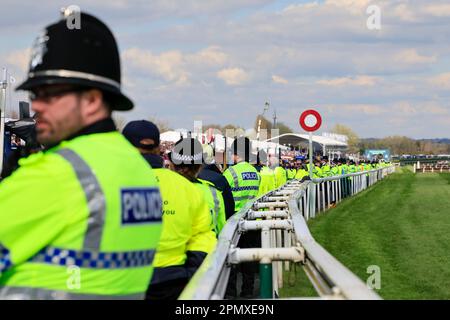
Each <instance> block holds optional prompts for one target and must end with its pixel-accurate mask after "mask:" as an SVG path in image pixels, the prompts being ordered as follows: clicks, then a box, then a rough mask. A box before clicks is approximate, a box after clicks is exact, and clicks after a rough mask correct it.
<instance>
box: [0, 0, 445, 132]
mask: <svg viewBox="0 0 450 320" xmlns="http://www.w3.org/2000/svg"><path fill="white" fill-rule="evenodd" d="M0 4H1V6H0V8H1V13H2V19H0V66H2V67H3V66H6V67H7V68H8V69H9V71H10V73H11V74H12V75H13V77H14V78H16V84H17V83H18V82H20V81H21V80H22V79H23V78H24V76H25V74H26V70H27V66H28V60H29V49H28V48H29V47H30V46H31V44H32V42H33V39H34V38H35V37H36V35H37V34H38V32H39V31H40V30H41V29H43V28H44V27H45V26H46V25H47V24H49V23H50V22H53V21H55V20H56V19H57V18H58V10H59V8H60V7H62V6H67V5H70V4H74V5H78V6H79V7H80V8H81V9H82V10H85V11H87V12H89V13H92V14H94V15H96V16H98V17H100V18H101V19H103V20H104V21H105V22H106V23H107V24H108V25H109V26H110V27H111V29H112V30H113V32H114V34H115V35H116V38H117V40H118V43H119V48H120V51H121V57H122V72H123V79H122V82H123V86H124V91H125V92H126V93H127V94H128V95H129V96H130V97H131V98H132V99H133V100H134V101H135V104H136V107H135V110H134V111H132V112H127V113H121V114H120V115H121V116H123V117H125V118H126V119H127V120H131V119H141V118H149V117H156V118H159V119H163V120H165V121H167V122H168V123H169V124H170V126H171V127H174V128H179V127H184V128H193V123H194V120H202V121H203V123H217V124H222V125H225V124H228V123H234V124H238V125H240V126H242V127H244V128H250V127H252V126H253V123H254V120H255V117H256V115H257V114H258V113H261V112H262V111H263V107H264V103H265V101H269V102H270V110H269V111H268V113H267V114H266V115H268V116H269V117H271V116H272V113H273V111H274V109H276V112H277V116H278V119H279V121H283V122H285V123H286V124H288V125H289V126H291V127H292V128H294V129H295V130H299V131H300V128H299V125H298V117H299V115H300V113H301V112H302V111H303V110H305V109H307V108H315V109H317V110H319V111H320V112H321V114H322V116H323V123H324V124H323V127H322V129H323V131H326V130H327V129H330V128H331V127H333V126H334V125H335V124H337V123H341V124H344V125H347V126H349V127H351V128H352V129H353V130H355V131H356V132H357V133H358V134H359V135H360V136H361V137H383V136H387V135H396V134H399V135H407V136H410V137H412V138H425V137H426V138H437V137H450V2H449V1H448V0H447V1H445V0H443V1H441V0H389V1H386V0H379V1H369V0H325V1H317V0H316V1H308V0H301V1H294V0H291V1H288V0H281V1H272V0H136V1H125V0H116V1H114V0H110V1H100V0H88V1H84V0H82V1H81V0H79V1H77V2H70V3H67V2H63V1H50V0H41V1H39V2H36V1H28V0H22V1H17V0H0ZM370 5H377V6H378V7H379V8H380V9H381V29H380V30H369V28H368V27H367V20H368V18H369V16H370V14H368V13H367V12H366V10H367V8H368V7H369V6H370ZM21 97H25V96H24V95H21V94H12V95H11V97H10V98H8V102H11V103H12V104H13V105H14V104H17V101H18V99H20V98H21Z"/></svg>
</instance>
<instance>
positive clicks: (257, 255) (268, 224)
mask: <svg viewBox="0 0 450 320" xmlns="http://www.w3.org/2000/svg"><path fill="white" fill-rule="evenodd" d="M394 170H395V168H394V167H386V168H382V169H376V170H371V171H366V172H360V173H354V174H348V175H344V176H338V177H329V178H324V179H313V180H312V181H304V182H301V183H300V182H299V181H297V180H291V181H289V182H288V183H287V184H286V185H284V186H283V187H281V188H279V189H277V190H274V191H271V192H269V193H268V194H266V195H264V196H261V197H259V198H258V199H255V200H254V201H252V202H249V203H247V205H246V206H245V207H244V208H243V209H242V210H241V211H239V212H238V213H236V214H235V215H234V216H233V217H231V218H230V219H229V220H228V222H227V224H226V225H225V227H224V228H223V229H222V232H221V234H220V236H219V239H218V244H217V247H216V249H215V251H214V252H212V253H211V254H209V255H208V256H207V257H206V259H205V261H204V262H203V264H202V265H201V266H200V268H199V270H198V271H197V272H196V274H195V275H194V277H193V278H192V279H191V281H190V282H189V283H188V285H187V286H186V288H185V290H184V291H183V293H182V294H181V296H180V298H179V299H194V300H210V299H213V300H216V299H223V298H224V296H225V292H226V289H227V285H228V279H229V276H230V272H231V266H232V265H234V264H239V263H244V262H249V261H259V263H260V287H261V288H260V298H275V297H277V296H278V291H279V288H281V287H282V285H283V264H284V270H286V271H288V270H289V268H290V264H291V263H300V264H301V265H302V267H303V268H304V270H305V273H306V275H307V276H308V278H309V280H310V282H311V283H312V285H313V286H314V288H315V290H316V291H317V293H318V295H319V296H320V297H321V298H323V299H380V297H379V296H378V295H377V294H376V293H375V292H374V291H372V290H370V289H368V287H367V286H366V284H365V283H364V282H362V281H361V280H360V279H359V278H358V277H357V276H356V275H354V274H353V273H352V272H351V271H350V270H348V269H347V268H346V267H345V266H343V265H342V264H341V263H340V262H339V261H338V260H337V259H336V258H334V257H333V256H332V255H331V254H330V253H328V252H327V251H326V250H325V249H324V248H323V247H322V246H320V245H319V244H318V243H317V242H316V241H315V240H314V238H313V237H312V235H311V233H310V231H309V229H308V226H307V220H308V219H310V218H314V217H315V216H316V213H317V212H320V211H324V210H326V209H327V208H328V207H329V206H330V205H334V204H336V203H339V202H340V201H342V199H343V198H345V197H350V196H352V195H354V194H356V193H359V192H361V191H363V190H365V189H367V188H368V187H370V186H371V185H373V184H375V183H376V182H377V181H379V180H381V179H383V178H384V177H385V176H387V175H388V174H390V173H392V172H393V171H394ZM248 230H261V248H246V249H242V248H238V247H237V245H238V242H239V239H240V236H241V234H242V233H244V232H247V231H248ZM299 298H301V297H299Z"/></svg>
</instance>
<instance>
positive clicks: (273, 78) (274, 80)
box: [272, 75, 289, 84]
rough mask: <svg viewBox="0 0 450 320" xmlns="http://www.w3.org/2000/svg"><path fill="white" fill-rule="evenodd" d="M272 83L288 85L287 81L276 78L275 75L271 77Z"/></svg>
mask: <svg viewBox="0 0 450 320" xmlns="http://www.w3.org/2000/svg"><path fill="white" fill-rule="evenodd" d="M272 81H273V82H275V83H279V84H288V83H289V81H288V80H287V79H285V78H283V77H280V76H277V75H273V76H272Z"/></svg>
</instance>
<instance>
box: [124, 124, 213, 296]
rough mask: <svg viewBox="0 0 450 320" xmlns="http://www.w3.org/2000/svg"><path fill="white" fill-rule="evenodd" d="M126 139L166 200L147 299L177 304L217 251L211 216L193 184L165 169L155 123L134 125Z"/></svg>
mask: <svg viewBox="0 0 450 320" xmlns="http://www.w3.org/2000/svg"><path fill="white" fill-rule="evenodd" d="M123 135H124V136H125V137H126V138H127V139H128V140H129V141H130V142H131V144H133V145H134V146H135V147H136V148H138V150H139V152H140V153H141V154H142V156H143V157H144V158H145V160H147V162H148V163H149V164H150V166H151V167H152V168H153V171H154V172H155V175H156V178H157V180H158V184H159V188H160V190H161V195H162V200H163V230H162V234H161V240H160V242H159V245H158V248H157V252H156V256H155V262H154V267H155V271H154V274H153V277H152V280H151V283H150V286H149V289H148V290H147V295H146V298H147V299H148V300H175V299H177V298H178V296H179V295H180V294H181V292H182V291H183V289H184V287H185V286H186V284H187V283H188V281H189V279H190V278H191V276H192V274H193V273H194V272H195V271H196V270H197V268H198V267H199V266H200V264H201V262H202V261H203V259H204V257H205V256H206V254H207V253H209V252H210V251H211V250H212V248H214V245H215V235H214V233H213V232H212V231H211V228H210V218H209V215H210V212H209V209H208V206H207V203H206V201H205V199H204V195H203V193H202V192H201V191H199V190H198V189H197V188H196V187H195V186H194V185H193V184H192V183H191V181H189V180H187V179H186V178H185V177H183V176H182V175H180V174H178V173H176V172H174V171H172V170H169V169H165V168H163V159H162V157H161V156H160V135H159V130H158V127H157V126H156V125H155V124H154V123H152V122H150V121H146V120H140V121H131V122H129V123H128V124H127V125H126V126H125V128H124V129H123ZM193 230H197V231H196V232H195V233H194V232H193Z"/></svg>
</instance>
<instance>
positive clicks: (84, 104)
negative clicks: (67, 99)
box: [81, 89, 107, 120]
mask: <svg viewBox="0 0 450 320" xmlns="http://www.w3.org/2000/svg"><path fill="white" fill-rule="evenodd" d="M106 109H107V108H106V106H105V105H104V103H103V93H102V92H101V91H100V90H97V89H92V90H87V91H85V92H83V93H82V96H81V112H82V114H83V117H84V118H85V119H88V120H90V119H91V118H92V117H97V115H99V114H101V113H104V112H105V111H107V110H106Z"/></svg>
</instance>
